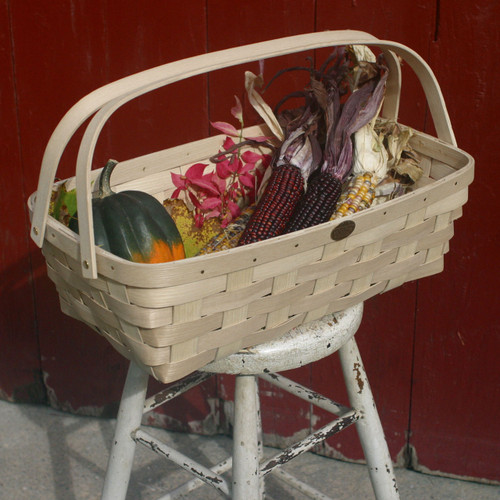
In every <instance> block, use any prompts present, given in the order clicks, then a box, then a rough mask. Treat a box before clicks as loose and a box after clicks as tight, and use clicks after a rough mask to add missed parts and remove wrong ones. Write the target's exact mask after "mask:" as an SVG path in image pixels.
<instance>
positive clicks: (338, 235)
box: [330, 220, 356, 241]
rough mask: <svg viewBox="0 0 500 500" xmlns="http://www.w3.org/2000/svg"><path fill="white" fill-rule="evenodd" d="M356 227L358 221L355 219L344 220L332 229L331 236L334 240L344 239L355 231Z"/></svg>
mask: <svg viewBox="0 0 500 500" xmlns="http://www.w3.org/2000/svg"><path fill="white" fill-rule="evenodd" d="M355 227H356V223H355V222H354V221H353V220H346V221H344V222H341V223H340V224H339V225H338V226H337V227H336V228H334V229H333V230H332V234H331V235H330V237H331V238H332V240H334V241H339V240H343V239H344V238H347V237H348V236H349V235H350V234H351V233H352V232H353V231H354V228H355Z"/></svg>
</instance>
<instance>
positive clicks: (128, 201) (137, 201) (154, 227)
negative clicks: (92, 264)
mask: <svg viewBox="0 0 500 500" xmlns="http://www.w3.org/2000/svg"><path fill="white" fill-rule="evenodd" d="M116 164H117V162H115V161H114V160H110V161H108V163H107V164H106V166H105V167H104V168H103V170H102V172H101V175H100V177H99V192H98V196H97V197H96V198H94V199H93V200H92V214H93V218H94V239H95V244H96V245H97V246H99V247H101V248H103V249H104V250H107V251H108V252H111V253H112V254H114V255H118V256H119V257H122V258H123V259H127V260H131V261H133V262H142V263H148V264H153V263H159V262H170V261H172V260H177V259H183V258H184V257H185V253H184V245H183V243H182V238H181V235H180V234H179V231H178V230H177V226H176V225H175V223H174V221H173V220H172V218H171V217H170V215H169V214H168V212H167V211H166V209H165V208H164V207H163V205H162V204H161V203H160V202H159V201H158V200H157V199H156V198H154V197H153V196H151V195H149V194H147V193H144V192H142V191H122V192H121V193H115V192H113V191H112V190H111V187H110V182H109V180H110V177H111V173H112V172H113V169H114V168H115V166H116ZM69 227H70V229H72V230H73V231H75V232H76V233H78V214H76V216H75V217H74V218H73V219H72V220H71V221H70V223H69Z"/></svg>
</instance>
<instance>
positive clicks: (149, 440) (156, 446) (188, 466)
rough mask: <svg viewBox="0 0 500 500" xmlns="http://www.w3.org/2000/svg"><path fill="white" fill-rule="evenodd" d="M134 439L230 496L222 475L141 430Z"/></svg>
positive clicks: (135, 434)
mask: <svg viewBox="0 0 500 500" xmlns="http://www.w3.org/2000/svg"><path fill="white" fill-rule="evenodd" d="M132 437H133V439H134V441H135V442H136V443H140V444H142V445H144V446H146V447H148V448H150V449H151V450H152V451H154V452H155V453H157V454H158V455H160V456H162V457H164V458H166V459H167V460H170V461H172V462H174V463H175V464H177V465H178V466H179V467H182V468H183V469H184V470H186V471H188V472H189V473H190V474H193V475H194V476H196V477H197V478H199V479H201V480H202V481H203V482H204V483H206V484H208V485H210V486H212V487H214V488H215V489H216V490H218V491H220V492H221V493H224V494H225V495H229V491H230V488H229V484H228V483H227V481H226V480H225V479H224V478H223V477H222V476H221V475H220V474H217V473H216V472H214V471H212V470H211V469H209V468H208V467H205V466H204V465H202V464H200V463H198V462H196V461H194V460H192V459H191V458H189V457H188V456H186V455H184V453H181V452H180V451H178V450H176V449H175V448H172V447H171V446H169V445H168V444H165V443H164V442H162V441H160V440H158V439H156V438H155V437H153V436H151V435H150V434H148V433H147V432H144V431H143V430H141V429H138V430H137V431H135V433H134V435H133V436H132Z"/></svg>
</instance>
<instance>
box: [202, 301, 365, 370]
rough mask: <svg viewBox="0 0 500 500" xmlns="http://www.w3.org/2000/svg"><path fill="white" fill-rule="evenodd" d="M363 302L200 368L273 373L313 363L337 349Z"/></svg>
mask: <svg viewBox="0 0 500 500" xmlns="http://www.w3.org/2000/svg"><path fill="white" fill-rule="evenodd" d="M362 314H363V304H362V303H361V304H358V305H355V306H353V307H350V308H349V309H346V310H345V311H341V312H338V313H335V314H329V315H327V316H325V317H324V318H322V319H321V320H316V321H312V322H310V323H307V324H305V325H302V326H299V327H297V328H294V329H293V330H290V331H289V332H288V333H286V334H285V335H283V336H282V337H280V338H278V339H276V340H273V341H271V342H267V343H265V344H260V345H258V346H256V347H251V348H248V349H243V350H242V351H240V352H238V353H236V354H232V355H230V356H227V357H226V358H223V359H220V360H218V361H214V362H212V363H210V364H208V365H206V366H205V367H204V368H202V370H203V371H207V372H212V373H228V374H235V375H236V374H245V375H249V374H256V373H275V372H281V371H285V370H291V369H293V368H298V367H299V366H304V365H307V364H309V363H313V362H314V361H317V360H319V359H322V358H324V357H326V356H329V355H330V354H333V353H334V352H336V351H338V350H339V349H340V347H341V346H342V345H343V344H345V342H346V341H347V340H348V339H349V338H350V337H352V336H353V335H354V334H355V333H356V331H357V329H358V327H359V324H360V323H361V318H362Z"/></svg>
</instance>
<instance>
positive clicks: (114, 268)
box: [28, 130, 474, 288]
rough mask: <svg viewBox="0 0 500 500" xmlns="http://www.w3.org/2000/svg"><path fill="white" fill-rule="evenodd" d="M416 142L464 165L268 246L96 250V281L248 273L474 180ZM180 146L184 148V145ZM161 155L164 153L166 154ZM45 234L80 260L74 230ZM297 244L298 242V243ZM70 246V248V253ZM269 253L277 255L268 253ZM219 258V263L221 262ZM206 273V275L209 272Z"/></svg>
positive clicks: (447, 147)
mask: <svg viewBox="0 0 500 500" xmlns="http://www.w3.org/2000/svg"><path fill="white" fill-rule="evenodd" d="M414 137H416V138H422V139H425V140H427V141H431V144H432V145H438V146H439V147H440V148H443V150H444V151H448V152H449V151H452V152H453V154H454V155H458V157H459V158H460V163H462V164H463V165H462V166H458V167H457V170H456V171H455V172H453V173H450V174H448V175H446V176H445V177H443V178H441V179H438V180H435V181H434V182H432V183H430V184H428V185H426V186H422V187H420V188H418V189H417V190H415V191H412V192H410V193H407V194H405V195H404V196H401V197H399V198H395V199H393V200H389V201H386V202H384V203H382V204H380V205H378V206H372V207H370V209H368V210H364V211H361V212H358V213H356V214H352V215H348V216H346V217H343V218H342V220H335V221H327V222H325V223H322V224H319V225H317V226H314V227H310V228H306V229H302V230H300V231H297V232H294V233H290V234H284V235H280V236H277V237H275V238H271V239H269V240H266V241H261V242H258V243H253V244H250V245H245V246H242V247H236V248H232V249H230V250H223V251H220V252H216V253H213V254H207V255H201V256H194V257H190V258H188V259H182V260H177V261H172V262H165V263H158V264H143V263H136V262H131V261H127V260H125V259H122V258H120V257H118V256H116V255H113V254H111V253H109V252H106V251H104V250H102V249H100V248H96V255H97V261H98V270H99V276H100V277H101V278H102V277H104V278H106V279H111V280H115V281H118V282H120V283H124V284H127V285H130V286H137V287H140V285H139V284H138V282H137V279H136V278H132V279H127V274H128V273H130V272H133V273H134V276H135V274H138V273H140V274H147V279H146V281H147V283H148V284H147V287H148V288H164V287H165V283H168V281H169V280H173V283H172V284H179V283H181V282H185V281H186V277H185V276H184V274H185V271H189V274H190V275H191V277H192V278H193V279H196V280H203V279H207V278H210V277H213V273H212V272H210V269H211V268H212V267H216V266H217V264H218V263H219V261H221V262H224V263H226V262H227V257H228V256H231V257H232V260H238V259H241V261H242V262H241V265H240V266H239V267H240V268H246V267H249V266H255V265H260V264H265V263H266V262H269V261H272V260H273V258H272V257H267V258H265V257H263V254H264V253H265V252H268V253H270V254H275V253H276V251H279V248H280V247H281V248H286V249H287V252H290V247H296V250H295V253H296V254H300V253H301V252H304V251H308V250H310V249H312V248H314V247H316V246H317V245H318V244H324V243H326V242H331V239H330V233H331V231H332V230H333V229H334V228H335V227H336V226H338V224H339V223H341V222H344V221H347V220H352V221H354V222H355V224H356V227H355V229H354V231H353V233H352V235H351V236H355V235H356V234H357V233H358V232H361V231H363V230H366V229H367V228H368V227H369V226H370V219H373V218H375V219H376V218H377V217H378V218H382V219H385V220H386V221H387V222H390V221H392V220H394V219H396V218H397V217H399V216H400V213H399V212H398V208H399V207H401V206H404V205H405V204H410V203H413V201H415V199H416V200H418V201H419V202H421V203H422V204H425V203H428V202H429V197H432V196H433V191H435V190H437V189H438V188H439V187H440V186H443V185H445V184H448V183H450V184H451V185H452V186H453V187H454V188H455V187H456V186H459V185H462V187H463V188H465V187H467V186H468V185H469V184H470V182H471V181H472V175H473V166H474V159H473V157H472V156H471V155H470V154H468V153H467V152H465V151H463V150H462V149H460V148H458V147H456V146H453V145H451V144H449V143H446V142H443V141H441V140H440V139H438V138H436V137H434V136H432V135H429V134H426V133H424V132H420V131H417V130H415V136H414ZM208 139H211V138H208ZM205 140H207V139H201V140H200V141H195V142H203V141H205ZM183 146H186V144H184V145H183ZM176 147H178V146H176ZM169 149H171V148H169ZM164 151H168V149H167V150H164ZM140 158H141V157H137V158H135V159H134V160H136V161H137V160H140ZM165 170H166V171H168V170H170V169H168V168H167V169H165ZM138 178H139V177H138V176H137V177H136V179H138ZM69 179H71V178H69ZM66 180H68V179H66ZM59 182H61V181H59ZM54 185H55V184H54ZM36 194H37V193H36V192H34V193H33V194H32V195H31V196H30V197H29V199H28V207H29V209H30V215H31V214H32V211H33V207H34V203H35V199H36ZM436 198H437V199H436V200H434V201H435V202H437V201H439V199H438V196H437V195H436ZM48 229H49V230H48V231H46V233H45V237H44V241H47V242H49V243H52V244H55V245H56V246H58V247H59V248H62V249H63V251H67V252H70V251H72V254H71V253H70V255H72V257H74V258H76V259H77V260H78V255H77V253H79V249H80V237H79V235H77V234H75V233H73V231H71V230H70V229H69V228H67V227H66V226H65V225H64V224H62V223H60V222H58V221H57V220H55V219H54V218H52V217H49V218H48ZM298 240H301V241H300V242H298ZM308 240H311V242H310V243H309V244H307V241H308ZM70 247H73V248H72V249H71V248H70ZM273 249H275V250H274V251H271V250H273ZM292 253H293V250H292ZM287 255H288V253H287ZM221 259H223V261H222V260H221ZM207 269H208V270H209V271H208V272H207ZM85 279H87V278H85Z"/></svg>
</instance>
